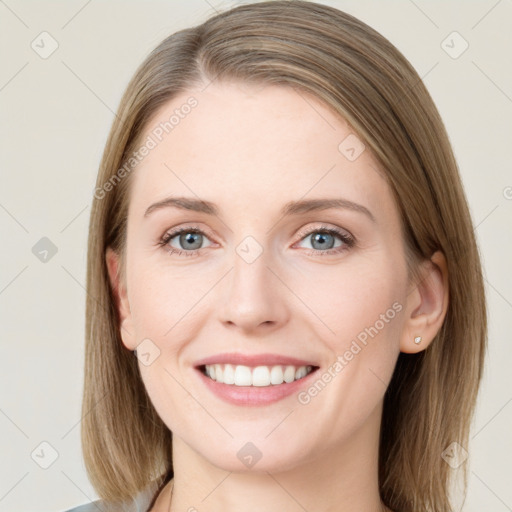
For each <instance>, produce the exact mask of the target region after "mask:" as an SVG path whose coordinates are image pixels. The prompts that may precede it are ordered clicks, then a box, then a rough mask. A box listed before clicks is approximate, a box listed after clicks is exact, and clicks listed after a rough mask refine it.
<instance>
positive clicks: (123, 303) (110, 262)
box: [105, 247, 135, 350]
mask: <svg viewBox="0 0 512 512" xmlns="http://www.w3.org/2000/svg"><path fill="white" fill-rule="evenodd" d="M105 261H106V265H107V270H108V275H109V279H110V286H111V288H112V294H113V296H114V301H115V306H116V310H117V312H118V316H119V322H120V325H119V330H120V334H121V338H122V341H123V345H124V346H125V347H126V348H127V349H129V350H135V343H134V336H133V334H132V333H133V328H132V316H131V311H130V304H129V302H128V294H127V289H126V283H125V281H124V279H123V278H122V275H121V271H120V256H119V254H118V253H116V252H115V251H114V250H113V249H112V248H111V247H107V250H106V253H105Z"/></svg>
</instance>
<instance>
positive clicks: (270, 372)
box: [204, 364, 313, 387]
mask: <svg viewBox="0 0 512 512" xmlns="http://www.w3.org/2000/svg"><path fill="white" fill-rule="evenodd" d="M283 369H284V371H283ZM312 370H313V367H312V366H299V367H298V368H296V367H295V366H291V365H289V366H272V367H270V366H256V367H255V368H251V367H249V366H243V365H236V366H234V365H232V364H213V365H209V364H207V365H206V366H205V372H204V373H205V374H206V375H207V376H209V377H210V378H211V379H213V380H216V381H217V382H221V383H223V384H232V385H233V384H234V385H235V386H259V387H262V386H270V385H276V384H282V383H283V382H287V383H289V382H293V381H294V380H299V379H302V378H303V377H305V376H306V375H308V374H309V373H311V371H312Z"/></svg>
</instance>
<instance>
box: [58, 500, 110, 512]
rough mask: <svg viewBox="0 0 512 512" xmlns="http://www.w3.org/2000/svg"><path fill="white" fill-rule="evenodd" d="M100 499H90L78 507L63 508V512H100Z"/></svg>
mask: <svg viewBox="0 0 512 512" xmlns="http://www.w3.org/2000/svg"><path fill="white" fill-rule="evenodd" d="M101 504H102V500H98V501H91V503H86V504H85V505H80V506H79V507H75V508H70V509H69V510H64V512H100V511H103V507H102V505H101Z"/></svg>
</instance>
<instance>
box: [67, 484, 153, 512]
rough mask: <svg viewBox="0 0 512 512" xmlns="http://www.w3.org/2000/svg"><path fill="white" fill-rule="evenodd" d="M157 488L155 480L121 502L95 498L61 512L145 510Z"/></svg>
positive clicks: (145, 511) (139, 511)
mask: <svg viewBox="0 0 512 512" xmlns="http://www.w3.org/2000/svg"><path fill="white" fill-rule="evenodd" d="M157 490H158V486H157V484H156V482H152V483H151V484H150V485H148V487H147V488H146V489H143V490H142V491H140V492H139V494H137V496H135V497H133V498H132V499H129V500H127V501H124V502H122V503H116V504H113V503H111V502H108V501H105V500H96V501H91V502H89V503H86V504H84V505H79V506H78V507H74V508H70V509H68V510H65V511H63V512H147V510H148V508H149V506H150V505H151V502H152V500H153V497H154V494H155V492H156V491H157Z"/></svg>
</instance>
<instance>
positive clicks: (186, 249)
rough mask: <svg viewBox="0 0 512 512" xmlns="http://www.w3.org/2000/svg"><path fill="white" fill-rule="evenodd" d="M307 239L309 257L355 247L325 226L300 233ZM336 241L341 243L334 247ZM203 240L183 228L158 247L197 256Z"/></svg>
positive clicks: (199, 233)
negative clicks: (308, 241) (310, 248)
mask: <svg viewBox="0 0 512 512" xmlns="http://www.w3.org/2000/svg"><path fill="white" fill-rule="evenodd" d="M313 235H314V236H313ZM312 236H313V237H312ZM309 237H312V238H311V244H312V245H313V249H312V250H310V251H309V252H308V254H309V255H311V256H317V255H321V256H324V255H332V254H340V253H342V252H344V251H346V250H348V249H350V248H351V247H353V246H354V245H355V240H354V238H353V237H352V236H351V235H349V234H348V232H346V231H341V230H338V229H336V228H331V227H327V226H322V227H320V228H317V229H313V230H309V231H307V232H305V233H302V234H301V239H300V241H301V242H302V241H303V240H306V239H308V238H309ZM174 239H176V242H175V243H177V244H178V245H179V246H178V247H176V246H174V245H172V243H171V242H172V241H173V240H174ZM336 239H338V240H340V241H341V243H338V245H336ZM204 240H209V239H208V238H207V236H206V234H205V233H204V232H203V231H202V230H201V229H200V228H199V227H183V228H178V229H175V230H173V231H171V232H169V233H166V234H165V235H164V237H163V238H162V240H161V241H160V242H159V245H161V246H163V247H164V248H165V250H166V251H167V252H168V253H169V254H177V255H178V256H197V255H198V253H199V251H200V250H201V249H203V248H204V247H202V245H203V242H204ZM210 245H211V244H210ZM207 247H208V246H207Z"/></svg>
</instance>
